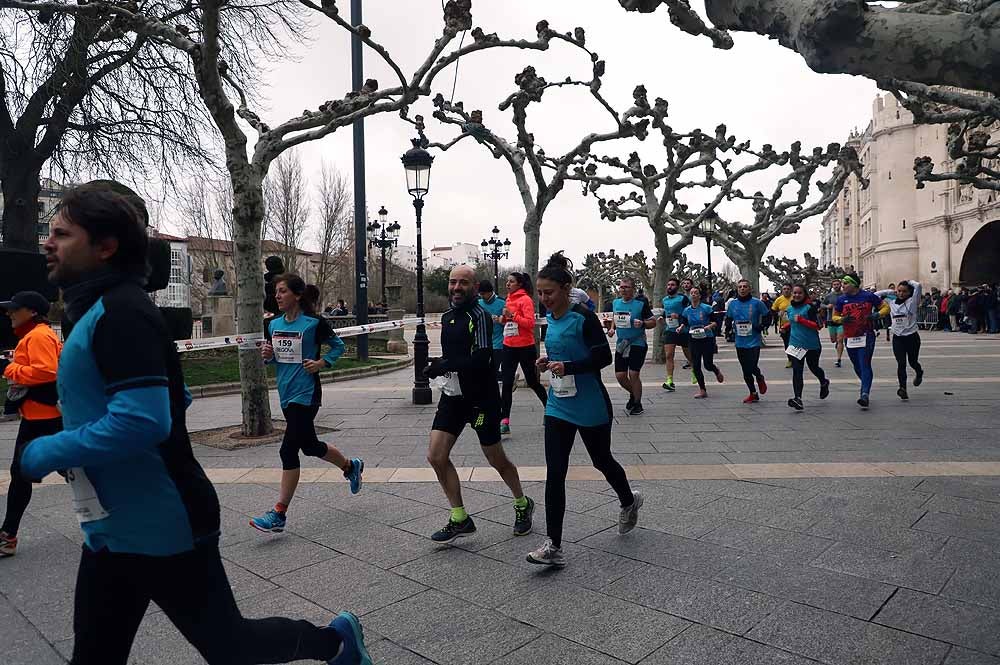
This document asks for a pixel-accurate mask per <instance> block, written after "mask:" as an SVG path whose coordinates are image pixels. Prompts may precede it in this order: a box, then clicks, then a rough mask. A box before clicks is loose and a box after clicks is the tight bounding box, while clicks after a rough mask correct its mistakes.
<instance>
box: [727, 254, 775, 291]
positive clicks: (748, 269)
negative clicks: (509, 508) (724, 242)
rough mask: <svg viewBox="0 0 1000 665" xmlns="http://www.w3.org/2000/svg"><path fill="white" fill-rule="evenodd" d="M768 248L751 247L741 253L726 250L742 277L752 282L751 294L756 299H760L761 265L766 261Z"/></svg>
mask: <svg viewBox="0 0 1000 665" xmlns="http://www.w3.org/2000/svg"><path fill="white" fill-rule="evenodd" d="M766 249H767V248H766V247H765V248H761V247H751V248H744V249H742V250H741V251H739V252H736V251H735V250H731V249H727V250H725V252H726V256H728V257H729V260H730V261H732V262H733V263H734V264H736V268H737V269H738V270H739V271H740V277H742V278H743V279H748V280H750V292H751V293H753V294H754V296H755V297H758V298H759V297H760V264H761V261H763V260H764V251H765V250H766Z"/></svg>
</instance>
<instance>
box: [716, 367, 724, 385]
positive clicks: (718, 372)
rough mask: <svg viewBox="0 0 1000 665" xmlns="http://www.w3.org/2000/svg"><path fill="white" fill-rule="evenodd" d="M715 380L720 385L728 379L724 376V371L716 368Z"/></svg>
mask: <svg viewBox="0 0 1000 665" xmlns="http://www.w3.org/2000/svg"><path fill="white" fill-rule="evenodd" d="M715 380H716V381H718V382H719V383H725V381H726V377H724V376H722V370H721V369H719V368H718V367H716V368H715Z"/></svg>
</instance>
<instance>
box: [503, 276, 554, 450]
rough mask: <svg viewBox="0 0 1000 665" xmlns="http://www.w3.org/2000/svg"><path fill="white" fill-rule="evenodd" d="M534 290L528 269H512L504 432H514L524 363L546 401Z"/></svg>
mask: <svg viewBox="0 0 1000 665" xmlns="http://www.w3.org/2000/svg"><path fill="white" fill-rule="evenodd" d="M530 290H531V276H530V275H528V274H527V273H522V272H512V273H511V274H510V275H508V277H507V304H506V306H505V307H504V309H503V314H502V315H501V317H500V322H501V324H502V325H503V368H502V376H503V395H502V400H501V404H500V418H501V420H500V433H501V434H510V405H511V401H512V399H513V393H514V378H515V376H516V375H517V366H518V365H520V366H521V373H522V374H524V380H525V382H526V383H527V384H528V387H529V388H531V389H532V390H533V391H534V392H535V395H537V396H538V399H539V400H540V401H541V402H542V405H544V404H545V400H546V397H547V396H546V393H545V389H544V388H543V387H542V384H541V382H540V381H539V380H538V370H537V369H536V368H535V360H537V359H538V350H537V349H536V348H535V304H534V302H532V300H531V296H529V295H528V293H529V291H530Z"/></svg>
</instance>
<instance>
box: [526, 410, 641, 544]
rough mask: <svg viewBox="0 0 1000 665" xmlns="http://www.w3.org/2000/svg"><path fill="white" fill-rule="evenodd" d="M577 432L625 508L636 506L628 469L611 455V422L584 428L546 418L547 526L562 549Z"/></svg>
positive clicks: (552, 537) (592, 460) (591, 459)
mask: <svg viewBox="0 0 1000 665" xmlns="http://www.w3.org/2000/svg"><path fill="white" fill-rule="evenodd" d="M577 431H579V432H580V438H581V439H583V445H584V446H586V448H587V454H588V455H590V461H591V462H593V464H594V468H595V469H597V470H598V471H600V472H601V473H603V474H604V477H605V478H606V479H607V481H608V484H610V485H611V488H612V489H613V490H614V491H615V493H616V494H617V495H618V501H619V502H620V503H621V505H622V507H623V508H625V507H628V506H631V505H632V501H633V500H634V497H633V496H632V488H631V487H630V486H629V484H628V478H626V477H625V469H623V468H622V465H621V464H619V463H618V460H616V459H615V458H614V456H613V455H612V454H611V423H608V424H607V425H599V426H597V427H581V426H579V425H574V424H573V423H571V422H567V421H565V420H562V419H561V418H554V417H552V416H545V467H546V473H545V525H546V527H548V532H549V538H551V539H552V543H553V544H554V545H555V546H556V547H561V546H562V527H563V517H564V516H565V514H566V472H567V471H568V470H569V455H570V453H571V452H572V450H573V442H574V440H575V439H576V433H577Z"/></svg>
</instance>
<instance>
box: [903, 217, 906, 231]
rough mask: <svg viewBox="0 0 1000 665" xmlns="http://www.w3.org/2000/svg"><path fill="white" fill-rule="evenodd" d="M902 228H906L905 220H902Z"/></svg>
mask: <svg viewBox="0 0 1000 665" xmlns="http://www.w3.org/2000/svg"><path fill="white" fill-rule="evenodd" d="M903 228H904V229H905V228H906V220H905V219H904V220H903Z"/></svg>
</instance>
